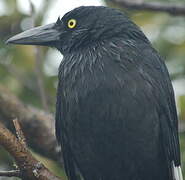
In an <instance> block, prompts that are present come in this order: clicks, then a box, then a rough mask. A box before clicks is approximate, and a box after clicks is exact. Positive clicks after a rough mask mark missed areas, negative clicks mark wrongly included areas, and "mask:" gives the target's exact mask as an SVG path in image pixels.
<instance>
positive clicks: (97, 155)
mask: <svg viewBox="0 0 185 180" xmlns="http://www.w3.org/2000/svg"><path fill="white" fill-rule="evenodd" d="M7 42H8V43H13V44H26V45H43V46H51V47H55V48H57V49H58V50H59V51H60V52H61V53H62V54H63V55H64V58H63V60H62V62H61V64H60V67H59V75H58V78H59V84H58V92H57V103H56V135H57V139H58V141H59V143H60V144H61V146H62V150H63V157H64V162H65V169H66V173H67V176H68V178H69V179H70V180H77V179H80V178H83V179H84V180H174V179H175V180H182V179H183V178H182V173H181V169H180V150H179V138H178V119H177V112H176V106H175V100H174V92H173V88H172V84H171V81H170V77H169V74H168V71H167V68H166V66H165V64H164V62H163V60H162V58H161V57H160V55H159V54H158V52H156V50H155V49H154V48H153V47H152V45H151V43H150V42H149V40H148V39H147V38H146V36H145V35H144V34H143V32H142V31H141V30H140V29H139V27H137V25H135V24H134V23H133V22H132V21H131V20H130V19H129V18H128V17H127V16H126V15H124V14H122V12H120V11H118V10H115V9H111V8H107V7H102V6H100V7H94V6H87V7H84V6H82V7H79V8H76V9H74V10H72V11H70V12H68V13H67V14H65V15H64V16H63V17H62V18H61V19H60V18H59V19H58V20H57V22H56V23H53V24H49V25H46V26H41V27H37V28H34V29H31V30H28V31H25V32H23V33H21V34H18V35H16V36H14V37H12V38H10V39H9V40H8V41H7ZM43 133H44V132H43Z"/></svg>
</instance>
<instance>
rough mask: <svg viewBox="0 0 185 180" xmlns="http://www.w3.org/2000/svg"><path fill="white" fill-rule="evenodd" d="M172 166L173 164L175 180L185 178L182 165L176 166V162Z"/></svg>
mask: <svg viewBox="0 0 185 180" xmlns="http://www.w3.org/2000/svg"><path fill="white" fill-rule="evenodd" d="M172 166H173V167H172V168H173V175H174V180H183V177H182V171H181V167H180V166H175V164H174V162H173V164H172Z"/></svg>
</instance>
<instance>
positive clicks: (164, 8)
mask: <svg viewBox="0 0 185 180" xmlns="http://www.w3.org/2000/svg"><path fill="white" fill-rule="evenodd" d="M109 1H110V2H113V3H115V4H117V5H119V6H120V7H124V8H128V9H135V10H146V11H157V12H165V13H168V14H170V15H174V16H185V4H174V3H173V4H172V3H171V4H169V3H161V2H143V1H142V0H141V1H137V2H136V1H129V0H109Z"/></svg>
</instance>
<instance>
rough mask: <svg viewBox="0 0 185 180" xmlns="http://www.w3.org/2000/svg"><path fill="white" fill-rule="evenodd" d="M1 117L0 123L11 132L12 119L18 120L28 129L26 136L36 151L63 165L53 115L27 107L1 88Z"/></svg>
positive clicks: (12, 128)
mask: <svg viewBox="0 0 185 180" xmlns="http://www.w3.org/2000/svg"><path fill="white" fill-rule="evenodd" d="M0 117H1V118H0V121H1V122H3V124H5V125H6V127H8V128H9V129H11V130H14V127H13V126H12V119H15V118H18V119H19V122H20V124H21V126H22V128H23V129H26V131H25V133H24V135H25V137H26V139H27V142H28V144H29V145H30V146H31V147H32V148H33V149H34V151H36V152H38V153H40V154H42V155H43V156H46V157H48V158H51V159H53V160H55V161H58V162H60V164H63V161H62V156H61V153H60V147H59V146H58V144H57V141H56V138H55V130H54V129H55V128H54V126H55V120H54V117H53V116H52V115H51V114H48V113H46V112H43V111H41V110H38V109H35V108H33V107H31V106H26V105H25V104H23V103H22V102H21V101H20V100H18V99H17V98H16V97H15V96H14V95H12V94H11V93H10V92H8V90H7V89H5V88H4V87H2V86H0ZM59 157H61V159H60V158H59Z"/></svg>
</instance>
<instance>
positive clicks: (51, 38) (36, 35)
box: [6, 23, 61, 46]
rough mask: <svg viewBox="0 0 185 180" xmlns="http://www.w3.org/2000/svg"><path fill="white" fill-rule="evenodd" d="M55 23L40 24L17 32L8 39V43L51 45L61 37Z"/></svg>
mask: <svg viewBox="0 0 185 180" xmlns="http://www.w3.org/2000/svg"><path fill="white" fill-rule="evenodd" d="M60 34H61V33H60V32H59V31H58V30H57V29H56V25H55V23H52V24H48V25H44V26H39V27H36V28H32V29H30V30H27V31H24V32H22V33H20V34H17V35H15V36H13V37H11V38H10V39H8V40H7V41H6V43H7V44H9V43H11V44H24V45H42V46H51V45H52V43H55V42H56V41H58V40H59V39H60Z"/></svg>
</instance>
